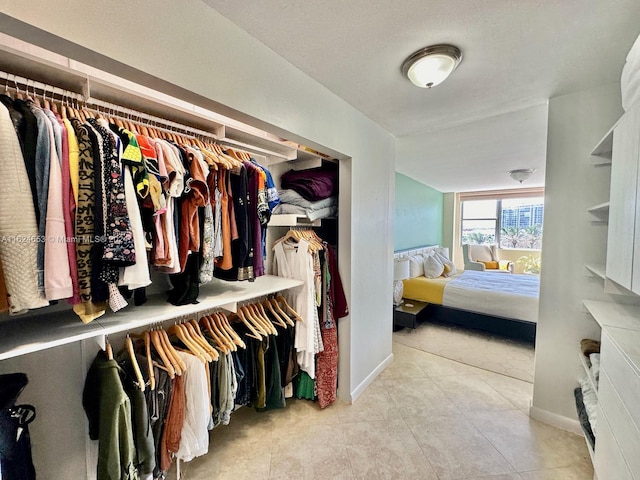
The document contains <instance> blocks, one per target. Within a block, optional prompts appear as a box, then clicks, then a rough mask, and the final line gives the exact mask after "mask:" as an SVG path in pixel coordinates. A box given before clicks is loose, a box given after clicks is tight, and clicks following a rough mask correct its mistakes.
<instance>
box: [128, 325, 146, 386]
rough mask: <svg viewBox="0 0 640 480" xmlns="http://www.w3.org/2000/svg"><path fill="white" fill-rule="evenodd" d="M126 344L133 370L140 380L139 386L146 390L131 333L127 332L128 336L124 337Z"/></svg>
mask: <svg viewBox="0 0 640 480" xmlns="http://www.w3.org/2000/svg"><path fill="white" fill-rule="evenodd" d="M124 345H125V347H126V348H127V352H128V353H129V359H130V360H131V365H132V366H133V371H134V373H135V375H136V380H137V381H138V388H139V389H140V390H141V391H143V392H144V383H145V382H144V378H142V372H141V371H140V365H138V359H137V358H136V352H135V350H134V349H133V342H132V341H131V337H130V336H129V334H127V337H126V338H125V339H124Z"/></svg>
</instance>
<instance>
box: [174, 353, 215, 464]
mask: <svg viewBox="0 0 640 480" xmlns="http://www.w3.org/2000/svg"><path fill="white" fill-rule="evenodd" d="M178 356H179V357H180V359H181V360H182V361H183V362H184V363H185V364H186V365H187V368H186V370H185V371H184V373H183V374H182V375H183V380H184V394H185V398H186V402H185V408H184V423H183V424H182V436H181V439H180V448H179V449H178V452H177V453H176V457H177V458H179V459H180V460H182V461H185V462H188V461H190V460H193V459H194V458H195V457H199V456H201V455H205V454H206V453H207V452H208V451H209V430H208V429H207V426H208V425H209V418H210V417H211V415H210V413H209V412H210V406H211V401H210V399H209V387H208V384H207V371H206V369H205V368H204V364H203V363H202V362H201V361H200V360H198V358H196V357H195V356H193V355H191V354H189V353H185V352H180V351H179V352H178Z"/></svg>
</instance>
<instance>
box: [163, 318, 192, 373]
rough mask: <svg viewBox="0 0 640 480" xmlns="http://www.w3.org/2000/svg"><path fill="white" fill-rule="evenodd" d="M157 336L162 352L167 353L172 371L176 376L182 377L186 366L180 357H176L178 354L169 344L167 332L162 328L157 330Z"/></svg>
mask: <svg viewBox="0 0 640 480" xmlns="http://www.w3.org/2000/svg"><path fill="white" fill-rule="evenodd" d="M158 336H159V337H160V340H161V341H162V346H163V347H164V351H165V352H166V353H167V356H168V357H169V359H170V360H171V364H172V365H173V369H174V370H175V371H176V375H182V374H183V373H184V371H185V370H186V369H187V365H186V364H185V363H184V362H183V361H182V359H181V358H180V355H178V352H176V349H175V348H174V347H173V345H172V344H171V340H169V335H168V334H167V331H166V330H165V329H164V328H159V329H158Z"/></svg>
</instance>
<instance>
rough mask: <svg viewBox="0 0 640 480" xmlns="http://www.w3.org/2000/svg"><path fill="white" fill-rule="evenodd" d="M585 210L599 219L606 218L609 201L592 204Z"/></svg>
mask: <svg viewBox="0 0 640 480" xmlns="http://www.w3.org/2000/svg"><path fill="white" fill-rule="evenodd" d="M587 212H589V213H590V214H592V215H595V216H596V217H598V218H599V219H602V218H607V217H609V202H604V203H601V204H599V205H594V206H593V207H591V208H588V209H587Z"/></svg>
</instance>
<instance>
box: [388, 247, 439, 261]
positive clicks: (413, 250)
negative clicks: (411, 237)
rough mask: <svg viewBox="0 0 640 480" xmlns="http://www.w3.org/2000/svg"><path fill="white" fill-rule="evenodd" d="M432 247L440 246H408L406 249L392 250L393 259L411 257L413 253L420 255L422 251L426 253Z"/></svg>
mask: <svg viewBox="0 0 640 480" xmlns="http://www.w3.org/2000/svg"><path fill="white" fill-rule="evenodd" d="M434 248H440V246H439V245H426V246H424V247H415V248H409V249H407V250H398V251H397V252H393V259H394V260H396V259H398V258H405V257H407V258H408V257H413V256H414V255H420V254H422V253H427V252H429V251H430V250H433V249H434Z"/></svg>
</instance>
